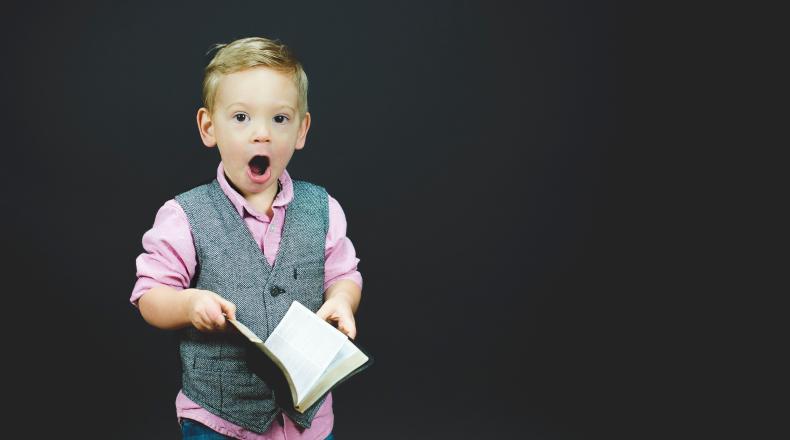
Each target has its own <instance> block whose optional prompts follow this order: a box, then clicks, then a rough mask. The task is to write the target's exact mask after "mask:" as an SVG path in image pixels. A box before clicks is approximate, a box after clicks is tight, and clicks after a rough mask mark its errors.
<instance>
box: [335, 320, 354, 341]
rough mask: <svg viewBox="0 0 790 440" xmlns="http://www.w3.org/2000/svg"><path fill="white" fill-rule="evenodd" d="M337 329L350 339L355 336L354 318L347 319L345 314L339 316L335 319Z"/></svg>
mask: <svg viewBox="0 0 790 440" xmlns="http://www.w3.org/2000/svg"><path fill="white" fill-rule="evenodd" d="M337 329H338V330H340V331H341V332H343V333H345V334H346V336H348V337H349V338H350V339H352V340H353V339H354V338H356V337H357V326H356V323H355V322H354V319H349V318H348V317H347V316H341V317H340V319H338V320H337Z"/></svg>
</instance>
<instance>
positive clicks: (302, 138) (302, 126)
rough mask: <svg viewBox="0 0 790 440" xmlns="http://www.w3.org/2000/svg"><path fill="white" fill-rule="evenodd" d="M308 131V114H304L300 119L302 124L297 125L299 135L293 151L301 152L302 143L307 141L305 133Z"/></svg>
mask: <svg viewBox="0 0 790 440" xmlns="http://www.w3.org/2000/svg"><path fill="white" fill-rule="evenodd" d="M308 130H310V112H305V114H304V117H303V118H302V123H301V124H300V125H299V134H297V137H296V146H295V147H294V149H296V150H301V149H302V148H304V143H305V141H306V140H307V131H308Z"/></svg>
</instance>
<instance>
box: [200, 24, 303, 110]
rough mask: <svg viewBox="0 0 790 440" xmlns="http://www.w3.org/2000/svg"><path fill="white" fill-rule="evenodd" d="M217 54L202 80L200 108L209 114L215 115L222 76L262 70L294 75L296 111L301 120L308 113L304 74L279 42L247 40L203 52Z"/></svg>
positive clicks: (291, 54)
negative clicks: (204, 108) (215, 99)
mask: <svg viewBox="0 0 790 440" xmlns="http://www.w3.org/2000/svg"><path fill="white" fill-rule="evenodd" d="M216 49H219V50H217V53H216V54H214V58H212V59H211V62H209V63H208V66H206V70H205V73H204V76H203V106H204V107H206V109H208V111H209V113H213V111H214V98H215V95H216V93H217V86H218V85H219V80H220V79H221V78H222V75H227V74H231V73H235V72H239V71H242V70H246V69H251V68H253V67H258V66H263V67H268V68H271V69H274V70H277V71H279V72H283V73H286V74H291V75H293V80H294V84H295V85H296V90H297V92H298V93H299V96H298V103H297V105H298V107H299V108H298V109H297V110H298V111H299V114H300V116H301V117H304V115H305V113H307V74H305V72H304V69H303V68H302V64H301V63H300V62H299V60H297V59H296V57H295V56H294V55H293V53H292V52H291V50H290V49H289V48H288V47H287V46H286V45H285V44H282V43H281V42H280V41H278V40H270V39H268V38H262V37H249V38H242V39H239V40H236V41H233V42H232V43H229V44H220V43H217V44H215V45H213V46H212V47H211V49H209V51H208V52H206V55H208V54H209V53H211V51H212V50H216Z"/></svg>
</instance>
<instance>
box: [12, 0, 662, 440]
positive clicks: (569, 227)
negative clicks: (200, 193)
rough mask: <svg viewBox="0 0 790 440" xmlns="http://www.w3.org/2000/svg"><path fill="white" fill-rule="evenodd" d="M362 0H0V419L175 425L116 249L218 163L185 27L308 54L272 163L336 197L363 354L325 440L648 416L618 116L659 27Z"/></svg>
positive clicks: (656, 218) (23, 423)
mask: <svg viewBox="0 0 790 440" xmlns="http://www.w3.org/2000/svg"><path fill="white" fill-rule="evenodd" d="M371 3H375V4H368V3H366V2H356V3H344V4H342V5H336V4H334V3H333V2H315V3H311V4H301V3H300V4H293V3H290V2H198V1H190V2H173V3H170V2H154V3H150V4H142V3H138V2H134V3H130V4H124V5H121V4H110V3H106V2H94V3H93V4H89V3H82V4H79V5H76V4H70V3H63V4H61V3H57V2H50V3H49V4H35V3H28V4H26V5H24V6H23V5H16V6H13V7H12V6H7V8H8V9H7V10H6V12H5V14H4V16H3V22H4V26H3V37H4V38H3V45H4V49H5V54H4V59H3V65H4V67H3V69H2V73H1V74H2V75H3V77H2V78H3V83H4V85H5V86H6V92H5V96H6V99H5V100H4V102H5V104H4V105H3V124H4V125H5V128H4V134H5V150H6V153H7V154H6V156H5V157H6V159H5V163H4V165H5V166H4V173H3V175H2V179H3V180H2V184H3V187H4V188H5V193H6V195H5V197H4V199H5V208H4V213H3V228H4V230H6V231H10V234H8V236H7V237H6V239H5V240H4V243H5V244H4V247H5V249H4V251H5V254H6V255H7V256H8V257H9V258H8V260H9V263H7V264H6V265H5V268H6V270H8V271H9V275H8V276H6V277H4V279H5V281H6V285H5V290H6V292H8V293H9V295H8V301H9V304H8V308H7V311H6V316H7V319H6V320H5V322H6V324H7V325H10V326H11V327H10V329H9V330H8V332H7V335H8V336H9V337H8V338H7V344H6V346H7V350H8V352H7V353H8V358H7V362H8V363H9V364H10V365H11V366H13V367H14V368H13V369H12V372H11V373H8V376H7V378H8V379H7V382H8V383H9V384H10V385H11V389H12V391H13V394H12V395H13V396H14V399H13V406H14V409H15V411H14V414H15V416H16V419H15V420H16V422H14V426H17V427H25V429H26V430H27V431H28V432H29V433H32V434H36V433H39V432H46V433H50V432H52V430H54V429H56V427H58V426H61V425H62V426H65V427H67V429H74V430H78V431H80V432H82V433H83V435H86V436H87V437H89V438H177V437H178V430H177V426H176V423H175V413H174V407H173V400H174V397H175V394H176V391H177V390H178V376H177V355H176V351H175V348H176V347H175V338H174V335H173V334H171V333H169V332H165V331H161V330H157V329H154V328H152V327H150V326H148V325H147V324H145V323H144V321H143V320H142V319H141V318H140V316H139V314H138V313H137V311H136V309H134V308H133V307H132V306H131V305H130V304H129V303H128V297H129V294H130V292H131V289H132V286H133V284H134V281H135V265H134V259H135V257H136V256H137V255H138V254H139V253H140V252H141V251H142V247H141V244H140V239H141V237H142V234H143V233H144V232H145V231H146V230H147V229H148V228H150V226H151V225H152V223H153V219H154V215H155V213H156V210H157V209H158V208H159V207H160V206H161V205H162V203H164V202H165V201H166V200H168V199H169V198H172V197H173V195H175V194H177V193H179V192H181V191H183V190H185V189H187V188H190V187H192V186H194V185H196V184H198V183H200V182H203V181H205V180H206V179H207V178H210V177H211V176H212V175H213V173H214V171H215V168H216V165H217V163H218V160H219V156H218V154H217V152H216V150H215V149H206V148H204V147H203V146H202V144H201V142H200V139H199V136H198V133H197V129H196V126H195V112H196V110H197V108H198V107H199V106H200V81H201V78H202V76H201V75H202V68H203V67H204V66H205V64H206V63H207V62H208V60H209V58H208V57H207V56H206V55H205V52H206V51H207V49H208V48H209V46H210V45H211V44H213V43H217V42H229V41H231V40H233V39H235V38H239V37H245V36H251V35H264V36H268V37H272V38H279V39H282V40H283V41H284V42H286V43H287V44H289V45H290V46H291V47H292V48H293V49H294V50H295V52H296V53H297V54H298V56H299V57H300V58H301V59H302V60H303V64H304V65H305V68H306V71H307V73H308V75H309V78H310V87H311V88H310V95H309V102H310V109H311V112H312V115H313V125H312V128H311V131H310V133H309V136H308V142H307V146H306V148H305V149H304V150H303V151H301V152H298V153H297V154H296V155H295V156H294V159H293V160H292V162H291V165H290V167H289V170H290V172H291V174H292V175H293V176H295V177H297V178H304V179H308V180H311V181H313V182H316V183H318V184H321V185H323V186H325V187H327V188H328V190H329V191H330V193H331V194H332V195H333V196H335V197H336V198H337V199H338V200H339V201H340V203H341V204H342V206H343V207H344V209H345V212H346V215H347V217H348V221H349V228H348V232H349V236H350V238H351V239H352V241H353V242H354V244H355V246H356V249H357V252H358V256H359V257H360V259H361V263H360V270H361V271H362V273H363V276H364V279H365V287H364V293H363V301H362V304H361V307H360V309H359V312H358V329H359V340H360V342H364V344H365V346H366V347H367V348H369V349H370V351H371V352H372V353H373V354H374V355H375V356H376V360H377V363H376V365H375V366H374V368H372V369H371V370H369V371H367V372H365V373H364V374H362V375H360V376H358V377H357V378H355V379H354V380H351V381H349V382H348V383H346V384H345V385H343V386H342V387H341V388H340V389H339V390H338V391H337V392H336V394H335V413H336V426H335V433H336V435H337V436H338V438H341V439H345V438H358V439H362V438H381V439H387V438H392V439H395V438H547V439H553V438H563V439H576V438H593V437H601V436H603V437H612V436H615V437H616V436H621V435H623V436H627V437H632V436H636V437H640V438H644V437H646V436H650V435H652V434H657V433H658V432H660V430H661V429H663V428H666V427H667V422H668V420H663V422H662V421H661V420H662V417H663V416H662V415H660V414H661V411H658V413H659V414H658V415H657V414H656V411H657V409H658V408H660V407H661V406H662V405H663V403H664V402H665V401H666V400H667V399H670V398H672V389H673V388H672V387H673V385H672V381H671V380H669V379H668V378H667V376H666V375H664V374H653V373H655V371H656V370H655V369H648V368H645V366H647V365H654V364H655V363H659V364H660V362H661V359H658V358H656V359H652V358H650V357H649V355H647V354H645V353H644V351H641V350H639V347H641V346H644V345H645V344H646V343H648V342H649V341H650V338H652V337H655V336H656V335H651V334H649V333H648V334H642V335H640V336H639V337H637V336H636V335H635V329H637V328H638V327H639V326H640V323H641V322H643V321H644V320H645V319H648V316H649V314H650V310H651V309H652V308H653V307H654V306H656V307H658V306H659V305H660V303H661V299H660V298H661V296H660V291H661V287H662V286H666V285H668V284H670V283H669V282H668V281H666V280H667V277H666V276H665V275H666V273H664V275H663V276H662V275H661V273H662V271H664V270H668V271H671V270H674V269H672V268H670V269H665V268H664V267H663V266H660V265H659V266H657V265H654V264H652V263H654V262H655V261H658V259H661V258H663V257H665V256H666V255H668V254H669V253H670V252H671V251H672V247H673V240H674V238H673V236H672V235H671V234H670V233H669V232H667V231H668V229H667V228H666V227H665V226H666V223H664V220H666V219H667V218H668V214H667V213H666V212H664V211H660V210H654V211H652V212H649V213H648V214H650V215H645V214H646V206H647V203H645V202H644V201H645V200H651V202H652V201H655V200H656V199H655V198H654V197H655V194H656V190H657V189H656V187H655V186H649V185H647V186H646V185H641V184H643V183H645V182H646V180H647V179H645V178H644V176H645V174H646V173H649V172H651V171H654V170H655V168H656V167H657V165H654V164H655V163H657V162H656V161H660V159H661V154H662V153H661V151H660V150H659V149H657V148H652V147H654V146H655V145H653V144H652V143H651V142H653V140H652V138H651V135H650V133H649V132H641V131H639V130H638V128H639V127H640V126H639V124H640V123H641V122H643V121H644V118H643V116H644V115H645V114H647V115H648V116H649V115H651V113H650V109H651V108H652V107H651V105H650V104H647V103H649V102H655V101H653V100H654V99H655V98H657V97H660V96H661V95H662V94H663V93H671V90H670V89H669V88H666V87H665V84H666V83H664V82H662V81H654V80H656V79H657V78H658V76H659V73H656V74H655V76H650V75H645V73H646V72H647V71H648V70H650V69H652V68H653V67H655V68H656V69H657V71H660V70H661V65H660V63H653V62H651V61H650V60H651V57H652V56H653V55H654V54H659V55H660V54H661V51H658V50H656V48H657V47H658V44H659V43H658V40H647V41H644V42H639V43H636V42H635V41H634V40H635V38H636V37H637V36H644V34H643V32H642V31H641V27H642V26H647V25H651V24H654V22H653V21H651V20H653V19H650V18H645V16H643V15H641V14H632V15H627V14H631V13H632V12H634V11H625V10H624V9H623V8H622V7H620V6H616V5H614V4H609V3H600V2H598V3H592V2H590V3H588V2H581V1H545V2H529V3H528V4H526V5H522V6H514V5H508V4H495V3H485V2H482V1H480V2H431V3H423V2H408V3H399V2H386V3H381V4H379V3H378V2H371ZM626 17H627V18H626ZM646 54H649V55H646ZM645 66H649V67H650V69H648V68H646V67H645ZM640 75H641V76H640ZM662 87H665V88H662ZM670 226H671V225H670ZM30 323H32V324H30ZM17 357H18V358H17ZM671 418H672V417H670V419H671Z"/></svg>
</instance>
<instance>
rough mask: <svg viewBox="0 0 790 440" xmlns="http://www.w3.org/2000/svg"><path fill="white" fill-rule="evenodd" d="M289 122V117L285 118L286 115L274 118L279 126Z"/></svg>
mask: <svg viewBox="0 0 790 440" xmlns="http://www.w3.org/2000/svg"><path fill="white" fill-rule="evenodd" d="M287 120H288V116H285V115H277V116H275V117H274V122H276V123H278V124H282V123H284V122H285V121H287Z"/></svg>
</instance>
